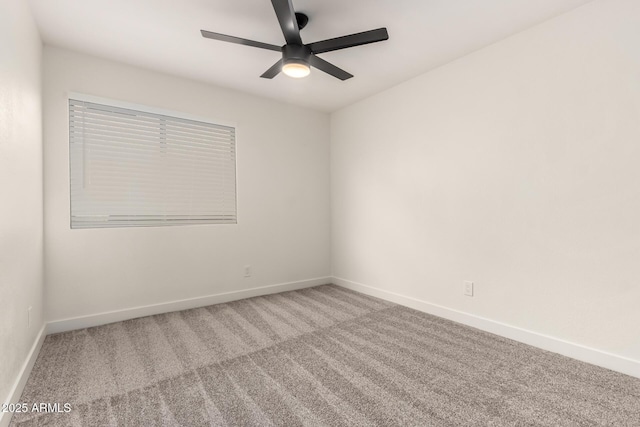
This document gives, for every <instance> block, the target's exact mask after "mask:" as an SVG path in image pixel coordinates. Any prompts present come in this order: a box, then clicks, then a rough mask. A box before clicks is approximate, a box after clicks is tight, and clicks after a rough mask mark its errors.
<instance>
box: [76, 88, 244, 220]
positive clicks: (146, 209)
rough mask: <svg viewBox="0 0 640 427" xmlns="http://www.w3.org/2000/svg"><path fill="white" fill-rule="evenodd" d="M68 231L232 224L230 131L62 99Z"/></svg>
mask: <svg viewBox="0 0 640 427" xmlns="http://www.w3.org/2000/svg"><path fill="white" fill-rule="evenodd" d="M69 164H70V181H71V228H105V227H144V226H165V225H186V224H235V223H236V141H235V128H233V127H229V126H222V125H217V124H213V123H207V122H203V121H197V120H188V119H184V118H179V117H172V116H169V115H163V114H156V113H152V112H148V111H139V110H134V109H128V108H120V107H117V106H113V105H106V104H102V103H94V102H88V101H83V100H80V99H69Z"/></svg>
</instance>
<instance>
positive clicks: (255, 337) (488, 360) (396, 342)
mask: <svg viewBox="0 0 640 427" xmlns="http://www.w3.org/2000/svg"><path fill="white" fill-rule="evenodd" d="M21 402H27V403H29V405H31V404H32V403H33V402H49V403H54V402H58V403H61V404H63V403H70V404H71V412H69V413H49V414H46V413H37V412H36V413H25V414H15V415H14V417H13V420H12V425H14V426H21V427H24V426H36V425H37V426H40V425H47V426H66V425H70V426H79V425H81V426H111V425H114V426H115V425H121V426H174V425H183V426H203V425H215V426H218V425H230V426H247V425H249V426H268V425H283V426H295V425H310V426H322V425H327V426H340V425H361V426H370V425H384V426H391V425H400V426H411V425H415V426H469V425H475V426H490V425H492V426H525V425H526V426H529V425H540V426H583V425H584V426H591V425H615V426H639V425H640V380H639V379H635V378H633V377H629V376H625V375H622V374H618V373H615V372H612V371H608V370H606V369H602V368H598V367H595V366H591V365H588V364H585V363H581V362H578V361H575V360H572V359H568V358H565V357H562V356H559V355H556V354H552V353H549V352H545V351H542V350H538V349H535V348H533V347H529V346H526V345H524V344H520V343H517V342H514V341H510V340H507V339H504V338H501V337H498V336H495V335H491V334H488V333H484V332H481V331H478V330H476V329H473V328H469V327H466V326H462V325H460V324H457V323H453V322H450V321H447V320H443V319H440V318H437V317H433V316H430V315H427V314H424V313H421V312H418V311H414V310H411V309H408V308H405V307H401V306H398V305H394V304H391V303H388V302H385V301H382V300H378V299H375V298H371V297H368V296H365V295H362V294H359V293H356V292H352V291H349V290H345V289H343V288H340V287H336V286H332V285H326V286H319V287H315V288H310V289H305V290H300V291H294V292H286V293H282V294H276V295H269V296H263V297H257V298H251V299H247V300H242V301H236V302H232V303H227V304H219V305H213V306H209V307H204V308H198V309H193V310H186V311H180V312H174V313H167V314H162V315H157V316H150V317H144V318H139V319H134V320H128V321H125V322H119V323H113V324H110V325H104V326H99V327H95V328H88V329H83V330H79V331H73V332H67V333H62V334H57V335H51V336H48V337H47V338H46V340H45V343H44V345H43V347H42V350H41V352H40V355H39V357H38V360H37V362H36V365H35V367H34V369H33V371H32V373H31V377H30V378H29V381H28V383H27V386H26V388H25V391H24V393H23V395H22V399H21Z"/></svg>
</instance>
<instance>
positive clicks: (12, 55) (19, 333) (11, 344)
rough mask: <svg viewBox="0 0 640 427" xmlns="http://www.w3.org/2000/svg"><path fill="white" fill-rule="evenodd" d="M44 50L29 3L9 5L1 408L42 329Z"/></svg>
mask: <svg viewBox="0 0 640 427" xmlns="http://www.w3.org/2000/svg"><path fill="white" fill-rule="evenodd" d="M41 50H42V47H41V42H40V36H39V35H38V31H37V29H36V27H35V24H34V22H33V20H32V18H31V15H30V11H29V10H28V7H27V2H25V1H22V0H8V1H2V2H1V3H0V403H4V402H6V401H7V400H6V399H7V398H8V397H9V393H10V390H11V388H12V386H13V385H14V383H15V381H16V380H17V379H18V374H19V372H20V369H21V368H22V366H23V363H25V361H26V359H27V356H28V353H29V350H30V349H31V347H32V345H33V344H34V342H35V340H36V338H37V335H38V333H39V332H40V329H41V328H42V325H43V319H42V118H41V82H40V79H41V74H40V68H41V67H40V55H41ZM29 306H31V307H33V308H32V311H31V327H30V328H28V327H27V320H28V318H27V309H28V307H29ZM1 415H2V414H0V417H1Z"/></svg>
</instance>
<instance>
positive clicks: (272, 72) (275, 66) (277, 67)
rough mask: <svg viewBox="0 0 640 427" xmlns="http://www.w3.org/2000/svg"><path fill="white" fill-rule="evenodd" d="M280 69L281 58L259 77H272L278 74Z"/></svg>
mask: <svg viewBox="0 0 640 427" xmlns="http://www.w3.org/2000/svg"><path fill="white" fill-rule="evenodd" d="M280 71H282V59H281V60H280V61H278V62H276V63H275V64H273V65H272V66H271V68H269V69H268V70H267V71H265V72H264V73H263V74H262V75H261V76H260V77H262V78H263V79H272V78H274V77H275V76H277V75H278V73H280Z"/></svg>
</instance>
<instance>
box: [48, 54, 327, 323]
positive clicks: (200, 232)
mask: <svg viewBox="0 0 640 427" xmlns="http://www.w3.org/2000/svg"><path fill="white" fill-rule="evenodd" d="M44 76H45V78H44V130H45V134H44V145H45V148H44V176H45V185H44V190H45V211H46V218H45V272H46V277H47V286H46V302H47V303H46V308H47V316H48V320H60V319H65V318H70V317H75V316H84V315H91V314H96V313H101V312H107V311H112V310H120V309H127V308H131V307H137V306H145V305H150V304H158V303H164V302H170V301H174V300H182V299H187V298H196V297H201V296H207V295H212V294H219V293H223V292H231V291H238V290H243V289H249V288H254V287H260V286H267V285H273V284H280V283H286V282H292V281H301V280H306V279H312V278H318V277H327V276H329V275H330V253H329V250H330V246H329V237H330V229H329V175H328V174H329V116H328V115H327V114H324V113H318V112H314V111H311V110H305V109H301V108H299V107H294V106H289V105H285V104H281V103H277V102H274V101H269V100H266V99H262V98H257V97H254V96H249V95H246V94H242V93H239V92H235V91H232V90H227V89H222V88H216V87H213V86H209V85H205V84H201V83H196V82H193V81H189V80H185V79H181V78H177V77H172V76H168V75H164V74H159V73H156V72H152V71H147V70H143V69H139V68H135V67H131V66H127V65H123V64H119V63H115V62H110V61H106V60H102V59H98V58H94V57H90V56H86V55H82V54H78V53H72V52H69V51H66V50H61V49H58V48H52V47H46V48H45V51H44ZM69 91H72V92H79V93H84V94H88V95H95V96H100V97H106V98H111V99H115V100H120V101H125V102H130V103H135V104H142V105H148V106H151V107H155V108H161V109H166V110H173V111H178V112H182V113H187V114H191V115H195V116H199V117H206V118H211V119H214V120H215V119H219V120H223V121H225V122H232V123H236V125H237V135H238V136H237V159H238V160H237V176H238V182H237V188H238V224H237V225H198V226H184V227H160V228H134V229H93V230H71V229H70V228H69V172H68V169H69V160H68V144H69V142H68V106H67V93H68V92H69ZM244 265H251V266H252V270H253V275H252V277H250V278H244V277H243V266H244Z"/></svg>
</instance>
